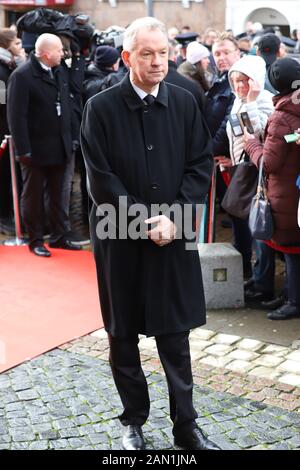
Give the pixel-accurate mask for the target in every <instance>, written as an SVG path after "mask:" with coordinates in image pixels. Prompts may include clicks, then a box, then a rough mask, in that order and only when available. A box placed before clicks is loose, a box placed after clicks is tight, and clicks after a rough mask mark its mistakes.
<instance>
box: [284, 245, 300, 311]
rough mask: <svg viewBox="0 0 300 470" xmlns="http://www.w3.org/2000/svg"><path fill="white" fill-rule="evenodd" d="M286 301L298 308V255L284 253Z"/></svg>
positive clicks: (299, 256) (299, 267)
mask: <svg viewBox="0 0 300 470" xmlns="http://www.w3.org/2000/svg"><path fill="white" fill-rule="evenodd" d="M284 257H285V263H286V277H287V293H288V301H289V302H290V303H291V304H292V305H296V306H297V307H298V308H299V309H300V289H299V279H300V255H296V254H285V255H284Z"/></svg>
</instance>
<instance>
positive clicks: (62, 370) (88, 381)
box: [0, 330, 300, 450]
mask: <svg viewBox="0 0 300 470" xmlns="http://www.w3.org/2000/svg"><path fill="white" fill-rule="evenodd" d="M97 336H98V337H97ZM97 336H87V337H85V338H82V339H80V340H76V341H75V342H74V343H71V344H67V345H64V346H63V347H62V349H55V350H53V351H51V352H49V353H47V354H44V355H42V356H40V357H38V358H35V359H33V360H31V361H28V362H26V363H24V364H22V365H20V366H18V367H16V368H14V369H12V370H10V371H8V372H6V373H3V374H1V376H0V449H29V450H33V449H41V450H42V449H99V450H110V449H111V450H118V449H120V448H121V446H120V444H121V435H122V429H121V428H122V426H121V425H120V424H119V421H118V419H117V415H118V413H120V411H121V409H122V407H121V404H120V401H119V398H118V395H117V393H116V390H115V386H114V383H113V380H112V377H111V373H110V367H109V364H108V362H107V360H106V359H105V358H102V359H100V358H99V357H91V356H95V355H96V353H97V355H98V354H101V355H103V356H107V340H106V339H105V337H104V334H103V331H102V330H100V334H99V333H97ZM99 336H100V338H99ZM101 336H102V338H101ZM144 341H148V340H144ZM203 341H204V340H203ZM142 342H143V341H142ZM142 342H141V344H142ZM74 348H77V349H78V348H82V349H81V351H80V352H77V353H76V352H73V351H72V349H73V350H74ZM145 351H146V349H145V348H144V347H143V361H144V369H145V371H146V376H147V381H148V384H149V390H150V397H151V413H150V417H149V420H148V421H147V423H146V425H145V426H144V431H145V438H146V441H147V448H148V449H156V450H158V449H173V448H174V447H173V439H172V427H171V422H170V420H169V418H168V407H169V404H168V397H167V388H166V382H165V379H164V377H163V374H162V373H161V369H160V366H159V361H158V360H157V359H156V358H155V356H154V355H153V354H152V355H151V356H149V355H147V354H145ZM193 364H194V373H195V388H194V400H195V407H196V408H197V411H198V413H199V419H198V423H199V425H200V426H201V428H202V429H203V431H204V432H205V433H206V434H207V435H208V436H209V437H210V438H211V439H212V440H214V441H215V442H216V443H217V444H219V445H220V447H221V448H222V449H226V450H230V449H232V450H234V449H236V450H238V449H285V450H289V449H297V448H298V449H300V413H298V412H293V411H289V409H288V408H289V407H286V408H285V409H284V408H283V406H273V405H271V404H267V399H266V398H265V397H266V396H270V399H272V398H273V396H274V395H276V396H278V394H279V396H281V398H280V400H281V402H285V400H286V402H287V403H290V404H291V403H292V402H294V401H295V400H297V397H299V396H300V389H299V388H298V389H296V388H295V387H292V386H288V385H286V384H280V383H279V382H274V383H272V384H271V383H270V381H268V380H267V381H266V380H265V379H260V378H257V377H252V378H251V377H250V376H249V375H247V376H245V377H244V376H242V375H241V374H239V373H236V372H233V371H231V370H229V369H228V370H226V369H220V372H219V371H218V370H217V369H215V368H212V367H211V366H209V365H206V364H200V363H199V362H197V361H196V362H195V361H193ZM253 379H255V380H253ZM242 389H243V395H244V396H237V395H242ZM272 390H273V393H270V392H271V391H272ZM287 397H290V399H287ZM278 399H279V398H278ZM281 402H280V403H281Z"/></svg>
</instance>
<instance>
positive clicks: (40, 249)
mask: <svg viewBox="0 0 300 470" xmlns="http://www.w3.org/2000/svg"><path fill="white" fill-rule="evenodd" d="M29 250H30V251H31V253H34V254H35V255H36V256H43V257H44V258H49V256H51V253H50V251H49V250H47V248H46V247H45V246H30V247H29Z"/></svg>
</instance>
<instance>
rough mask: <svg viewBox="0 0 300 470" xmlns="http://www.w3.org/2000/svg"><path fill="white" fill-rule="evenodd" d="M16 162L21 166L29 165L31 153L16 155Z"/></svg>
mask: <svg viewBox="0 0 300 470" xmlns="http://www.w3.org/2000/svg"><path fill="white" fill-rule="evenodd" d="M16 160H17V161H18V162H19V163H21V164H22V165H31V162H32V158H31V153H25V154H24V155H17V156H16Z"/></svg>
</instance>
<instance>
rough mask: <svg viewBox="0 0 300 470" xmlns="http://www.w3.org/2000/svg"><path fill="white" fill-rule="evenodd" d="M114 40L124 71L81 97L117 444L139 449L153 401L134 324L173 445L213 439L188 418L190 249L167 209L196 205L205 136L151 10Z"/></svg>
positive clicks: (193, 265)
mask: <svg viewBox="0 0 300 470" xmlns="http://www.w3.org/2000/svg"><path fill="white" fill-rule="evenodd" d="M123 48H124V50H123V52H122V58H123V61H124V63H125V65H126V66H127V67H128V69H129V70H130V72H129V74H128V75H127V76H126V77H125V78H124V79H123V81H122V82H120V83H119V84H117V85H115V86H114V87H112V88H110V89H108V90H106V91H103V92H102V93H100V94H98V95H96V96H95V97H94V98H91V99H90V100H89V101H88V103H87V105H86V107H85V111H84V116H83V123H82V134H81V143H82V149H83V155H84V158H85V163H86V167H87V177H88V187H89V191H90V196H91V198H92V201H93V208H92V212H91V216H90V221H91V238H92V240H93V249H94V255H95V259H96V266H97V273H98V283H99V293H100V302H101V309H102V315H103V320H104V325H105V329H106V330H107V331H108V335H109V343H110V363H111V368H112V372H113V376H114V380H115V383H116V387H117V389H118V392H119V394H120V397H121V400H122V403H123V406H124V411H123V413H122V415H121V416H120V420H121V423H122V424H123V425H124V426H125V432H124V435H123V447H124V449H127V450H130V449H131V450H137V449H143V448H144V447H145V441H144V438H143V433H142V425H143V424H144V423H145V421H146V420H147V418H148V415H149V407H150V401H149V395H148V389H147V383H146V379H145V376H144V373H143V370H142V368H141V363H140V357H139V350H138V341H139V339H138V334H140V333H142V334H146V335H147V336H155V339H156V344H157V348H158V352H159V355H160V358H161V361H162V364H163V367H164V369H165V372H166V376H167V381H168V387H169V396H170V410H171V413H170V414H171V419H172V421H173V434H174V437H175V443H176V444H177V445H179V446H182V447H185V448H189V449H216V446H215V445H214V444H213V443H212V442H210V441H208V439H207V438H206V437H205V436H204V435H203V434H202V432H201V430H200V429H199V428H198V427H197V424H196V421H195V420H196V418H197V413H196V411H195V409H194V407H193V402H192V388H193V379H192V372H191V360H190V353H189V341H188V336H189V330H190V329H191V328H195V327H197V326H200V325H203V324H204V323H205V302H204V295H203V286H202V279H201V268H200V262H199V256H198V253H197V251H196V250H188V249H187V245H186V239H184V238H182V237H180V236H179V232H180V220H179V221H178V217H176V216H175V218H174V217H173V215H175V214H174V213H173V214H172V213H171V212H172V211H171V210H170V206H171V205H172V204H173V203H177V207H180V208H184V206H186V205H187V206H189V207H191V208H192V209H195V206H196V203H203V201H204V198H205V196H206V194H207V190H208V187H209V183H210V178H211V170H212V155H211V140H210V136H209V132H208V130H207V128H206V125H205V123H204V121H203V119H202V117H201V115H200V112H199V109H198V106H197V104H196V101H195V99H194V98H193V96H192V95H191V94H190V93H188V92H187V91H186V90H184V89H182V88H179V87H176V86H174V85H171V84H167V83H166V82H164V81H163V79H164V77H165V76H166V73H167V68H168V39H167V34H166V30H165V27H164V25H163V24H162V23H160V22H159V21H158V20H156V19H155V18H141V19H139V20H136V21H134V22H133V23H132V24H131V25H130V26H129V28H128V29H127V30H126V33H125V37H124V44H123ZM163 204H164V206H162V205H163ZM158 205H160V207H157V206H158ZM151 209H154V210H152V211H151ZM136 211H137V212H136ZM138 213H140V214H142V215H141V217H140V218H139V219H138V223H137V221H136V220H135V219H134V215H137V214H138ZM153 214H155V215H154V216H153ZM127 216H128V222H127V221H126V218H127ZM172 219H173V220H174V222H175V223H174V222H173V221H172ZM183 220H184V222H183V226H184V224H185V218H184V217H182V221H183ZM134 224H136V225H134ZM134 226H135V227H136V231H134V230H133V228H134ZM124 229H125V231H124ZM124 232H125V233H124ZM136 235H139V236H136Z"/></svg>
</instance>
